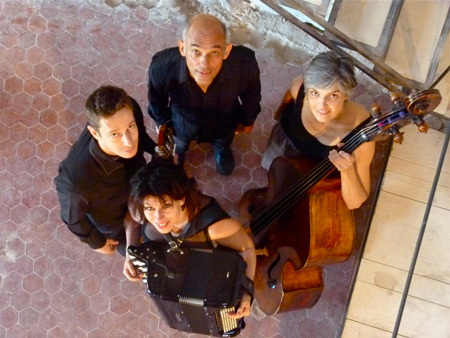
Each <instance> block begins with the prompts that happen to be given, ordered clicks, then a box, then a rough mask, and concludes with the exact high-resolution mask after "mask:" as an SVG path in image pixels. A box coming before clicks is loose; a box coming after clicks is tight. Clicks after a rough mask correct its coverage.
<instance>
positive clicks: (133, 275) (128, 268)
mask: <svg viewBox="0 0 450 338" xmlns="http://www.w3.org/2000/svg"><path fill="white" fill-rule="evenodd" d="M123 274H124V275H125V277H127V279H128V280H129V281H132V282H138V281H140V280H141V279H142V277H143V274H142V273H141V272H140V271H138V269H136V267H135V266H134V264H133V263H132V262H131V260H130V256H128V253H127V255H126V257H125V264H124V265H123Z"/></svg>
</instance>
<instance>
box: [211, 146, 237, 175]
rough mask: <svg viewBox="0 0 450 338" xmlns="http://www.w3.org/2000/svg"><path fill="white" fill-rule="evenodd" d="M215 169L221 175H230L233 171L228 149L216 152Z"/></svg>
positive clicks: (230, 153) (232, 159)
mask: <svg viewBox="0 0 450 338" xmlns="http://www.w3.org/2000/svg"><path fill="white" fill-rule="evenodd" d="M214 157H215V158H216V168H217V171H218V172H219V174H221V175H230V174H231V173H232V172H233V169H234V157H233V152H232V151H231V149H230V148H227V149H225V150H224V151H221V152H216V153H215V155H214Z"/></svg>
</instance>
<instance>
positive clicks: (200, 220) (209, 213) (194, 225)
mask: <svg viewBox="0 0 450 338" xmlns="http://www.w3.org/2000/svg"><path fill="white" fill-rule="evenodd" d="M200 201H201V202H200V203H201V205H200V211H199V213H198V214H197V216H196V217H195V218H194V219H192V220H191V221H189V223H188V224H186V226H185V227H184V228H183V231H182V232H181V234H180V235H179V236H178V237H177V238H178V239H180V240H182V241H185V240H188V239H189V238H190V237H192V236H194V235H196V234H197V233H199V232H201V231H205V232H204V240H205V242H208V241H210V239H209V235H208V233H207V228H208V227H209V226H210V225H212V224H214V223H216V222H218V221H220V220H222V219H226V218H230V216H229V215H228V213H227V212H226V211H225V210H223V208H222V207H221V206H220V205H219V203H217V201H216V200H215V199H214V198H213V197H210V196H206V195H202V194H200ZM145 226H146V227H148V228H147V231H146V233H145V235H144V242H147V241H149V240H152V241H158V242H162V241H166V237H165V236H164V235H162V234H161V233H160V232H159V231H158V230H156V229H155V227H154V226H153V225H151V224H149V223H148V222H146V223H145ZM143 230H145V229H143Z"/></svg>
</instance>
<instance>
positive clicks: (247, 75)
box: [148, 14, 261, 175]
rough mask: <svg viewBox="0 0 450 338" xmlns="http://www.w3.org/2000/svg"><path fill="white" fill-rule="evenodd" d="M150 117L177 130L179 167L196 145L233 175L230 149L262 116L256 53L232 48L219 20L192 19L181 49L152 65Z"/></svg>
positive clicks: (159, 55) (166, 52)
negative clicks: (210, 150) (208, 151)
mask: <svg viewBox="0 0 450 338" xmlns="http://www.w3.org/2000/svg"><path fill="white" fill-rule="evenodd" d="M148 98H149V106H148V113H149V115H150V117H151V118H152V119H153V120H154V121H155V123H156V125H157V126H158V127H159V126H161V125H164V124H167V123H171V124H173V127H174V130H175V134H176V135H175V144H176V156H175V161H176V162H177V163H179V164H183V162H184V157H185V153H186V151H187V150H188V149H189V145H190V142H191V141H192V140H195V141H197V142H198V143H201V142H208V143H210V144H212V146H213V147H214V156H215V161H216V168H217V171H218V172H219V173H220V174H222V175H229V174H231V173H232V171H233V169H234V157H233V152H232V150H231V143H232V141H233V137H234V135H235V134H239V133H249V132H250V131H251V130H252V128H253V123H254V121H255V119H256V117H257V115H258V114H259V112H260V111H261V107H260V101H261V83H260V79H259V68H258V63H257V62H256V58H255V53H254V52H253V51H252V50H250V49H248V48H246V47H243V46H233V45H231V44H230V43H228V38H227V29H226V26H225V25H224V24H223V23H222V22H221V21H220V20H219V19H217V18H216V17H214V16H211V15H206V14H198V15H196V16H194V17H193V18H192V19H191V20H190V21H189V23H188V25H187V27H186V28H185V29H184V31H183V40H179V41H178V48H177V47H173V48H168V49H165V50H163V51H161V52H158V53H156V54H155V56H154V57H153V59H152V62H151V64H150V69H149V82H148Z"/></svg>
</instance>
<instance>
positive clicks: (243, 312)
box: [228, 292, 252, 319]
mask: <svg viewBox="0 0 450 338" xmlns="http://www.w3.org/2000/svg"><path fill="white" fill-rule="evenodd" d="M251 301H252V298H251V297H250V295H249V294H248V293H246V292H245V293H244V294H243V295H242V299H241V303H240V306H239V309H237V311H236V312H229V313H228V316H229V317H231V318H235V319H239V318H242V317H246V316H248V315H250V307H251V305H252V303H251Z"/></svg>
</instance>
